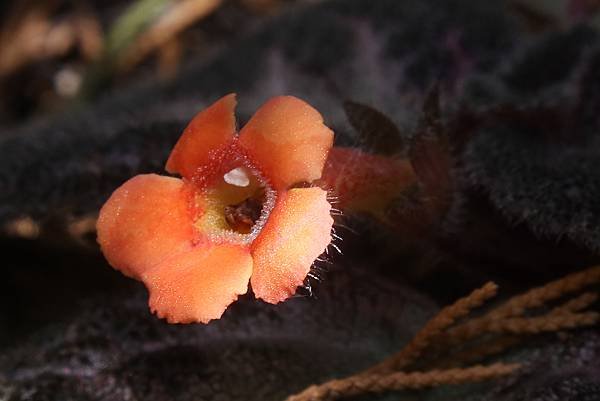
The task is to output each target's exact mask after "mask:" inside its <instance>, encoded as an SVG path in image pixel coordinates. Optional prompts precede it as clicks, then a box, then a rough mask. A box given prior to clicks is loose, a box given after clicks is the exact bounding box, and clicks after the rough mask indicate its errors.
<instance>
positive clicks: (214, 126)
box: [166, 93, 237, 178]
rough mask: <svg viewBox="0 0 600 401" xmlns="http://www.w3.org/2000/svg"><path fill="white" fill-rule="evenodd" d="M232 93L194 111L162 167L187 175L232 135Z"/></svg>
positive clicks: (233, 123)
mask: <svg viewBox="0 0 600 401" xmlns="http://www.w3.org/2000/svg"><path fill="white" fill-rule="evenodd" d="M236 104H237V101H236V99H235V94H233V93H232V94H229V95H227V96H225V97H223V98H221V99H219V100H218V101H217V102H215V103H214V104H213V105H211V106H210V107H208V108H207V109H205V110H203V111H201V112H200V113H198V114H196V116H195V117H194V118H193V119H192V121H191V122H190V123H189V124H188V126H187V127H186V128H185V130H184V131H183V134H182V135H181V137H180V138H179V141H177V143H176V144H175V147H174V148H173V150H172V151H171V155H170V156H169V160H167V165H166V170H167V171H168V172H169V173H179V174H181V175H182V176H183V177H186V178H191V177H192V176H193V174H194V173H195V172H196V170H197V169H198V167H200V166H202V165H204V164H206V163H208V161H209V159H210V155H211V154H212V153H214V152H215V151H217V150H219V149H221V148H223V147H224V146H225V145H227V144H228V143H229V141H231V140H232V139H233V137H234V136H235V132H236V127H235V114H234V112H235V105H236Z"/></svg>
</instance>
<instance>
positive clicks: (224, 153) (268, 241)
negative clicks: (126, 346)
mask: <svg viewBox="0 0 600 401" xmlns="http://www.w3.org/2000/svg"><path fill="white" fill-rule="evenodd" d="M235 105H236V100H235V95H233V94H231V95H228V96H225V97H224V98H222V99H220V100H219V101H217V102H216V103H215V104H213V105H212V106H210V107H209V108H208V109H206V110H204V111H202V112H201V113H199V114H198V115H196V116H195V117H194V119H193V120H192V121H191V122H190V124H189V125H188V127H187V128H186V129H185V131H184V132H183V135H182V136H181V138H180V139H179V141H178V142H177V144H176V145H175V148H174V149H173V151H172V153H171V155H170V157H169V160H168V161H167V165H166V170H167V171H168V172H170V173H178V174H181V176H183V179H178V178H172V177H165V176H159V175H155V174H146V175H138V176H136V177H134V178H132V179H130V180H129V181H127V182H126V183H125V184H123V185H122V186H121V187H120V188H118V189H117V190H116V191H115V192H114V193H113V194H112V196H111V197H110V199H109V200H108V201H107V202H106V204H105V205H104V206H103V207H102V210H101V211H100V217H99V219H98V225H97V228H98V242H99V243H100V246H101V248H102V251H103V252H104V255H105V256H106V258H107V260H108V261H109V263H110V264H111V265H112V266H113V267H115V268H116V269H118V270H120V271H121V272H122V273H123V274H125V275H127V276H130V277H133V278H136V279H139V280H142V281H143V282H144V284H145V285H146V287H147V288H148V290H149V292H150V300H149V305H150V309H151V310H152V311H153V312H155V313H156V314H157V315H158V316H159V317H161V318H166V319H167V320H168V321H169V322H171V323H187V322H196V321H198V322H204V323H206V322H208V321H209V320H211V319H218V318H219V317H221V315H222V314H223V312H224V311H225V309H226V308H227V307H228V306H229V304H231V303H232V302H233V301H235V300H236V299H237V297H238V296H239V295H241V294H245V293H246V292H247V289H248V281H250V283H251V285H252V289H253V291H254V294H255V295H256V297H258V298H260V299H262V300H264V301H266V302H269V303H278V302H281V301H284V300H285V299H287V298H289V297H290V296H291V295H293V294H294V293H295V291H296V288H297V287H298V286H299V285H301V284H302V283H303V281H304V278H305V277H306V275H307V274H308V272H309V270H310V267H311V265H312V263H313V262H314V260H315V259H316V258H317V257H318V256H319V255H320V254H321V253H322V252H323V251H324V250H325V248H326V247H327V246H328V245H329V243H330V241H331V228H332V225H333V220H332V218H331V216H330V209H331V206H330V204H329V203H328V201H327V193H326V192H325V191H324V190H323V189H321V188H318V187H312V186H311V183H312V182H313V181H315V180H317V179H319V178H320V177H321V173H322V170H323V166H324V164H325V160H326V158H327V154H328V151H329V149H330V148H331V146H332V143H333V132H332V131H331V130H330V129H329V128H327V127H326V126H325V125H324V124H323V119H322V117H321V115H320V114H319V113H318V112H317V111H316V110H315V109H313V108H312V107H311V106H309V105H308V104H306V103H305V102H303V101H301V100H299V99H297V98H294V97H291V96H284V97H276V98H273V99H271V100H270V101H268V102H267V103H266V104H264V105H263V106H262V107H261V108H260V109H259V110H258V111H257V112H256V114H255V115H254V116H253V117H252V118H251V119H250V121H249V122H248V124H246V126H245V127H244V128H243V129H242V130H241V132H240V134H239V136H238V135H236V124H235V115H234V109H235Z"/></svg>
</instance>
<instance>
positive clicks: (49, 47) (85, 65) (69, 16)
mask: <svg viewBox="0 0 600 401" xmlns="http://www.w3.org/2000/svg"><path fill="white" fill-rule="evenodd" d="M302 2H304V3H309V2H315V1H314V0H313V1H310V0H137V1H131V0H84V1H70V0H47V1H38V0H20V1H12V2H10V1H9V2H3V3H2V5H0V128H7V127H10V126H12V125H15V124H19V123H21V122H23V121H24V120H27V119H29V118H31V117H33V116H36V115H44V114H48V113H53V112H56V111H60V110H65V108H68V107H70V106H72V105H73V104H78V103H81V102H89V101H90V100H92V99H94V98H96V97H98V96H99V95H102V94H103V93H104V92H106V91H108V90H110V89H113V88H115V87H119V86H122V85H124V84H126V83H127V82H129V81H131V80H133V79H134V78H135V79H137V78H140V77H145V78H147V79H157V80H169V79H171V78H173V77H174V76H175V75H176V74H177V71H178V68H179V67H180V65H181V63H182V61H183V60H184V59H186V58H189V57H190V56H192V55H194V56H196V55H203V56H207V57H208V56H210V55H211V54H213V53H214V52H215V51H217V50H218V49H219V48H222V47H225V46H227V45H228V44H229V43H231V42H233V41H235V40H236V39H237V38H239V37H241V36H242V35H244V34H245V33H248V32H251V31H252V30H254V29H255V28H256V27H257V26H258V25H260V23H261V22H262V21H264V20H265V19H268V18H269V17H272V16H273V15H277V14H279V13H281V12H283V11H284V10H285V9H286V8H288V7H290V6H291V5H292V4H294V3H302Z"/></svg>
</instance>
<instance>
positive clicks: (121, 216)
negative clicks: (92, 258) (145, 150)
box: [97, 174, 195, 278]
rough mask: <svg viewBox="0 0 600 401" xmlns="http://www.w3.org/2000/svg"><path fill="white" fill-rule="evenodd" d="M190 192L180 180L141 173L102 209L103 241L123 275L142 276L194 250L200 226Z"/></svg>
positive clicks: (104, 249)
mask: <svg viewBox="0 0 600 401" xmlns="http://www.w3.org/2000/svg"><path fill="white" fill-rule="evenodd" d="M189 202H190V189H189V187H188V186H187V185H186V184H185V183H184V182H183V181H182V180H180V179H177V178H171V177H163V176H159V175H156V174H146V175H138V176H135V177H133V178H132V179H130V180H129V181H127V182H126V183H124V184H123V185H122V186H121V187H119V188H118V189H117V190H116V191H115V192H113V194H112V195H111V197H110V198H109V199H108V201H107V202H106V203H105V204H104V206H103V207H102V209H101V210H100V216H99V218H98V223H97V229H98V243H100V247H101V248H102V252H103V253H104V256H105V257H106V259H107V260H108V262H109V263H110V264H111V265H112V266H113V267H114V268H115V269H117V270H120V271H121V272H122V273H123V274H125V275H127V276H130V277H133V278H139V276H140V274H141V273H142V272H143V271H144V270H146V269H148V268H150V267H152V266H153V265H155V264H157V263H158V262H160V261H162V260H163V259H164V258H166V257H168V256H171V255H173V254H175V253H178V252H182V251H184V250H186V249H189V248H190V247H191V245H192V239H193V237H194V235H195V234H194V228H193V226H192V219H191V215H190V211H189Z"/></svg>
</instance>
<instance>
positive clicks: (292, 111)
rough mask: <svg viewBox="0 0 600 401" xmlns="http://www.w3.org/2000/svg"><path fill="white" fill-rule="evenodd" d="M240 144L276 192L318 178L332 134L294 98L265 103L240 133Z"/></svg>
mask: <svg viewBox="0 0 600 401" xmlns="http://www.w3.org/2000/svg"><path fill="white" fill-rule="evenodd" d="M240 142H241V144H242V146H243V147H244V148H245V149H246V150H247V151H248V153H249V154H250V156H251V158H252V159H253V160H254V162H255V163H256V164H257V165H258V166H259V167H260V168H261V169H262V170H263V172H264V173H265V175H266V176H267V178H269V180H270V181H271V183H272V185H273V187H274V188H275V189H285V188H288V187H289V186H291V185H292V184H295V183H298V182H302V181H306V182H312V181H314V180H316V179H318V178H320V177H321V172H322V170H323V165H324V164H325V159H326V158H327V152H328V151H329V149H330V148H331V146H332V145H333V131H331V130H330V129H329V128H328V127H326V126H325V125H324V124H323V117H321V114H319V112H318V111H317V110H315V109H314V108H312V107H311V106H310V105H308V104H307V103H306V102H304V101H302V100H300V99H298V98H295V97H293V96H280V97H275V98H273V99H271V100H269V101H268V102H267V103H265V104H264V105H263V106H262V107H261V108H260V109H258V111H257V112H256V114H254V116H253V117H252V118H251V119H250V121H249V122H248V124H246V126H245V127H244V128H243V129H242V131H241V133H240Z"/></svg>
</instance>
